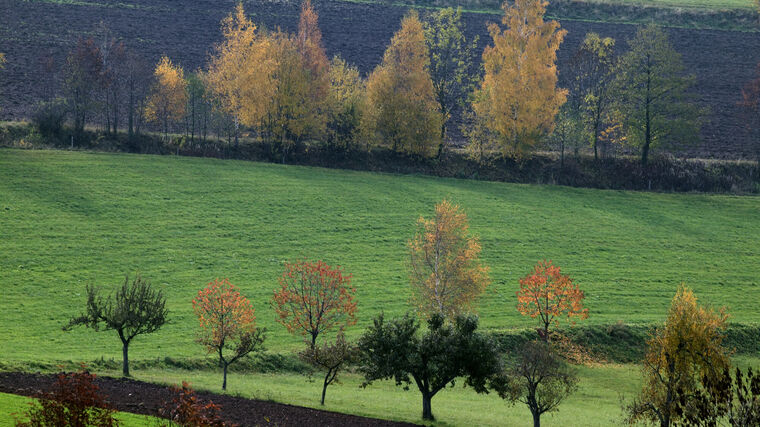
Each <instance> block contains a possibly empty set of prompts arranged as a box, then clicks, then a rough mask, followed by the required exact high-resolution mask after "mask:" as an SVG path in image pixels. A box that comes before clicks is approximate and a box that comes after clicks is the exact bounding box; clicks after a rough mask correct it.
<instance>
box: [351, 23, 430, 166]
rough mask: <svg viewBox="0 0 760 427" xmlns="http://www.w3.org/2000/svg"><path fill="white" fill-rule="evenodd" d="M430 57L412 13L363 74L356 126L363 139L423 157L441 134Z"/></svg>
mask: <svg viewBox="0 0 760 427" xmlns="http://www.w3.org/2000/svg"><path fill="white" fill-rule="evenodd" d="M429 67H430V58H429V56H428V49H427V45H426V44H425V34H424V32H423V29H422V22H420V19H419V17H418V16H417V13H416V12H414V11H412V12H410V13H409V14H408V15H407V16H405V17H404V19H403V20H402V21H401V29H400V30H398V31H397V32H396V34H394V35H393V38H392V39H391V43H390V45H389V46H388V48H387V49H386V50H385V54H384V55H383V62H382V63H381V64H380V65H378V66H377V68H375V70H374V71H372V74H370V75H369V77H368V78H367V104H366V108H365V111H364V114H363V116H362V128H363V130H364V132H365V133H366V134H367V137H368V140H374V141H377V142H378V143H379V144H385V143H390V144H391V147H392V149H393V150H394V151H401V152H404V153H407V154H415V155H418V156H428V155H430V154H431V153H432V148H433V147H434V146H435V145H436V144H437V142H438V141H439V140H440V137H441V123H442V122H443V117H442V115H441V113H440V112H439V111H438V102H437V101H436V99H435V93H434V91H433V81H432V80H431V79H430V72H429Z"/></svg>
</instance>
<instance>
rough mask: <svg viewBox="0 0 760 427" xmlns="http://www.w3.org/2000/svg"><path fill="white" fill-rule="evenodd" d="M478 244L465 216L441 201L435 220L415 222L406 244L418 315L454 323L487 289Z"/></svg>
mask: <svg viewBox="0 0 760 427" xmlns="http://www.w3.org/2000/svg"><path fill="white" fill-rule="evenodd" d="M479 254H480V243H479V242H478V238H477V237H474V236H471V235H470V232H469V224H468V221H467V215H466V214H465V213H464V211H462V209H461V208H460V207H459V205H455V204H452V203H451V202H449V201H448V200H446V199H444V200H443V201H442V202H441V203H439V204H437V205H436V206H435V217H434V218H432V219H425V218H422V217H420V218H419V219H418V220H417V233H416V234H415V236H414V238H413V239H412V240H411V241H409V265H408V267H409V280H410V282H411V285H412V292H413V295H414V300H415V303H416V304H417V307H418V309H419V310H420V313H422V314H424V315H426V316H430V315H432V314H435V313H439V314H441V315H443V316H444V317H446V318H448V319H450V320H452V321H453V320H454V319H455V318H456V316H457V315H458V314H463V313H467V312H468V311H470V310H471V309H472V307H473V304H474V302H475V299H476V298H477V297H478V296H480V294H482V293H483V291H484V290H485V289H486V286H488V283H489V278H488V267H486V266H485V265H483V264H482V263H481V261H480V259H479V258H478V255H479Z"/></svg>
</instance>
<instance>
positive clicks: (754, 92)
mask: <svg viewBox="0 0 760 427" xmlns="http://www.w3.org/2000/svg"><path fill="white" fill-rule="evenodd" d="M739 105H740V106H741V107H742V108H743V109H744V112H745V113H746V115H747V119H748V120H747V128H748V129H749V131H750V133H751V137H752V139H753V140H754V141H755V143H754V147H753V149H754V151H755V157H756V159H757V161H758V169H759V170H760V64H758V66H757V71H756V72H755V78H754V79H752V80H750V81H749V82H748V83H747V84H746V85H745V86H744V87H743V88H742V100H741V101H740V102H739Z"/></svg>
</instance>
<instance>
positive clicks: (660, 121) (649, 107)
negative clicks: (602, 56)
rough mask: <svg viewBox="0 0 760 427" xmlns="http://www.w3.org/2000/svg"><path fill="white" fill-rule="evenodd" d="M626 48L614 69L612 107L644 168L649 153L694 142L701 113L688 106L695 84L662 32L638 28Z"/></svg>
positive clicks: (655, 27)
mask: <svg viewBox="0 0 760 427" xmlns="http://www.w3.org/2000/svg"><path fill="white" fill-rule="evenodd" d="M628 45H629V46H630V50H629V51H628V52H627V53H626V54H625V55H623V56H622V57H621V58H620V60H619V62H618V66H617V68H616V78H615V82H614V85H615V89H614V90H615V95H614V96H615V100H616V103H615V107H614V108H615V110H616V111H617V113H618V116H619V121H620V122H621V123H622V124H623V130H624V132H625V134H626V136H627V142H628V143H629V144H631V145H633V146H635V147H639V148H640V149H641V163H642V165H646V164H647V162H648V159H649V152H650V151H651V150H652V149H653V148H656V147H658V146H662V145H664V144H673V143H684V142H693V141H694V140H696V139H698V137H699V116H700V114H701V112H700V110H699V109H698V108H697V107H696V106H695V105H694V104H693V103H692V102H691V101H692V99H693V94H692V93H691V92H690V90H691V88H692V87H693V86H694V83H695V80H696V79H695V77H694V75H687V74H685V69H684V65H683V61H682V60H681V55H680V54H679V53H678V52H676V50H675V49H673V46H671V44H670V41H669V40H668V36H667V34H666V33H665V31H663V30H662V29H661V28H660V27H658V26H656V25H654V24H651V25H648V26H646V27H642V28H639V30H638V31H637V32H636V36H635V37H634V38H633V39H632V40H630V41H629V42H628Z"/></svg>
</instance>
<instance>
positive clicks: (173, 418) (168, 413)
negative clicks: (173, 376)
mask: <svg viewBox="0 0 760 427" xmlns="http://www.w3.org/2000/svg"><path fill="white" fill-rule="evenodd" d="M171 389H172V392H173V393H174V398H173V399H172V401H171V402H164V407H163V408H159V410H158V413H159V415H161V416H162V417H165V418H166V419H167V421H166V422H163V423H160V426H161V427H173V426H192V427H225V426H231V425H232V424H229V423H225V422H224V421H223V420H222V417H221V415H220V414H221V412H222V408H221V407H220V406H219V405H217V404H216V403H214V402H212V401H210V400H209V401H208V402H202V401H201V400H200V399H198V396H196V395H195V391H193V389H192V388H190V385H189V384H188V383H187V382H185V381H182V387H172V388H171Z"/></svg>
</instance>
